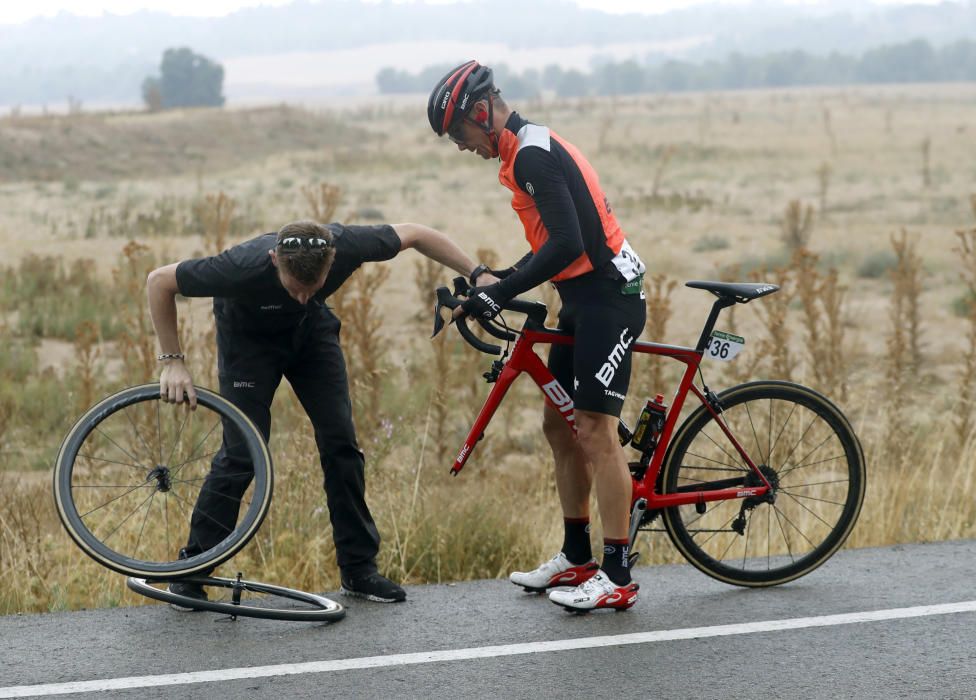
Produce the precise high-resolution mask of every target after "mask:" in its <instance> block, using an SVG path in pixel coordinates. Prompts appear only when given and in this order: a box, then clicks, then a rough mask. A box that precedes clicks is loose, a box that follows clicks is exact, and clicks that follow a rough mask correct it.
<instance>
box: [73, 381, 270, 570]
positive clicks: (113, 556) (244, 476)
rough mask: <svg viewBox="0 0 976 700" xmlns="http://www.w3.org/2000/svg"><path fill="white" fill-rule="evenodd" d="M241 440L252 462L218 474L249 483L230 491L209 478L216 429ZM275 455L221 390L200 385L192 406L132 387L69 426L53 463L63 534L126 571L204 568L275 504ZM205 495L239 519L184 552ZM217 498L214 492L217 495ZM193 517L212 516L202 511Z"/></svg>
mask: <svg viewBox="0 0 976 700" xmlns="http://www.w3.org/2000/svg"><path fill="white" fill-rule="evenodd" d="M224 432H226V433H227V435H228V437H229V439H235V440H240V441H241V442H242V443H243V444H244V445H245V447H246V450H247V454H248V456H249V461H250V465H242V466H240V467H239V473H233V474H222V477H223V478H225V479H226V478H228V477H230V478H235V479H237V483H238V484H247V485H246V488H245V489H244V491H243V493H242V494H241V495H239V496H237V495H234V496H228V495H226V489H225V488H224V487H223V485H222V484H217V483H214V482H213V481H212V480H211V479H210V478H209V476H208V475H209V473H210V462H211V459H212V458H213V457H214V455H216V454H217V452H218V451H219V450H220V447H221V444H222V435H223V433H224ZM272 482H273V473H272V465H271V455H270V453H269V452H268V448H267V446H266V445H265V442H264V440H263V438H262V437H261V434H260V433H259V432H258V430H257V428H256V427H255V426H254V424H253V423H252V422H251V421H250V420H249V419H248V418H247V416H245V415H244V414H243V413H242V412H241V411H240V410H239V409H238V408H237V407H235V406H234V405H233V404H231V403H230V402H229V401H227V400H226V399H224V398H222V397H221V396H219V395H218V394H215V393H213V392H211V391H208V390H206V389H200V388H198V389H197V409H196V410H195V411H190V410H188V407H187V405H186V404H168V403H164V402H162V401H160V400H159V384H145V385H141V386H135V387H131V388H129V389H125V390H124V391H120V392H119V393H117V394H114V395H112V396H109V397H108V398H106V399H104V400H103V401H101V402H99V403H98V404H96V405H95V406H93V407H92V408H90V409H89V410H88V411H87V412H86V413H85V415H83V416H82V417H81V419H80V420H79V421H78V422H77V423H76V424H75V425H74V426H73V427H72V428H71V430H70V432H69V433H68V435H67V437H65V439H64V442H63V443H62V444H61V450H60V452H59V453H58V457H57V461H56V463H55V467H54V496H55V501H56V505H57V510H58V515H59V516H60V518H61V522H62V523H63V524H64V527H65V529H67V531H68V534H69V535H70V536H71V538H72V539H73V540H74V541H75V542H76V543H77V544H78V546H79V547H81V548H82V550H84V552H85V553H86V554H88V555H89V556H91V557H92V558H93V559H94V560H95V561H97V562H98V563H100V564H102V565H104V566H106V567H108V568H109V569H112V570H114V571H118V572H120V573H123V574H127V575H130V576H136V577H141V578H161V577H167V578H175V577H180V576H188V575H193V574H206V573H209V572H210V570H211V569H212V568H213V567H214V566H216V565H217V564H220V563H221V562H223V561H226V560H227V559H229V558H230V557H232V556H233V555H234V554H235V553H236V552H237V551H238V550H239V549H240V548H241V547H243V546H244V545H245V544H246V543H247V541H248V540H249V539H250V538H251V537H252V536H253V535H254V533H255V532H257V529H258V527H259V526H260V525H261V521H262V520H264V516H265V514H266V513H267V511H268V507H269V505H270V503H271V491H272ZM201 494H207V496H208V498H207V499H205V501H209V502H213V501H215V500H217V501H221V502H222V507H221V510H222V511H223V512H224V514H225V517H226V514H227V512H228V505H229V506H230V509H229V510H230V512H236V521H235V522H234V524H233V527H232V528H230V529H228V528H226V527H225V526H222V527H221V528H220V530H219V531H222V532H224V536H223V537H222V538H221V539H220V540H219V541H218V542H216V543H215V544H213V545H212V546H211V547H210V548H209V549H206V550H205V551H203V552H200V553H199V554H196V555H194V556H192V557H189V558H187V559H180V558H179V552H180V548H182V547H183V546H184V545H186V543H187V539H188V534H189V527H190V517H191V513H193V511H194V507H195V506H196V505H197V501H198V499H199V498H200V496H201ZM215 496H216V497H215ZM195 517H197V518H202V519H203V520H205V521H206V520H208V519H209V520H211V521H213V522H216V521H215V520H214V518H213V517H211V515H210V513H209V512H208V508H206V507H201V508H199V509H198V511H197V513H196V515H195Z"/></svg>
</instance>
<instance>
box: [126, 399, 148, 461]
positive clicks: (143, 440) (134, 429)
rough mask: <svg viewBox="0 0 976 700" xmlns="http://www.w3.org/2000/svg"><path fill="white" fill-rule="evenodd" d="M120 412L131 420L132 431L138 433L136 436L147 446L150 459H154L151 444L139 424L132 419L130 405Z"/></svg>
mask: <svg viewBox="0 0 976 700" xmlns="http://www.w3.org/2000/svg"><path fill="white" fill-rule="evenodd" d="M120 413H121V414H122V415H124V416H125V419H126V420H127V421H129V425H131V426H132V431H133V432H134V433H135V434H136V437H137V438H139V442H141V443H142V445H143V447H145V448H146V451H147V452H148V453H149V459H152V458H153V456H154V455H153V449H152V448H151V447H150V446H149V443H148V442H146V439H145V438H144V437H142V432H141V431H140V430H139V428H138V426H136V424H135V422H134V421H133V420H132V416H130V415H129V407H128V406H126V407H125V408H123V409H122V410H121V411H120Z"/></svg>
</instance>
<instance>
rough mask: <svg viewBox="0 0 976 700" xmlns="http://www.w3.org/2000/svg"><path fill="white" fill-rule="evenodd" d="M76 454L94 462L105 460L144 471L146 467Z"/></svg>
mask: <svg viewBox="0 0 976 700" xmlns="http://www.w3.org/2000/svg"><path fill="white" fill-rule="evenodd" d="M78 456H79V457H84V458H85V459H90V460H93V461H96V462H107V463H108V464H118V465H119V466H122V467H132V468H133V469H141V470H142V471H146V468H145V467H144V466H142V465H141V464H129V463H128V462H118V461H116V460H114V459H105V458H103V457H92V456H91V455H85V454H81V453H80V452H79V453H78Z"/></svg>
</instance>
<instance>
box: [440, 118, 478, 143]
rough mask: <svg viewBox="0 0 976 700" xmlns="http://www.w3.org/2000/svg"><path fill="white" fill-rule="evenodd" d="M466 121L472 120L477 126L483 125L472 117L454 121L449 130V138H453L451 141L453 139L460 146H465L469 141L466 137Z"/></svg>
mask: <svg viewBox="0 0 976 700" xmlns="http://www.w3.org/2000/svg"><path fill="white" fill-rule="evenodd" d="M464 122H471V123H472V124H474V125H476V126H479V127H480V126H481V125H480V124H478V122H476V121H475V120H474V119H471V118H470V117H462V118H461V119H459V120H458V121H456V122H454V123H453V124H452V125H451V127H450V128H449V129H448V130H447V138H449V139H451V141H453V142H454V143H456V144H457V145H459V146H463V145H464V144H465V143H467V140H466V139H465V138H464V129H463V126H464Z"/></svg>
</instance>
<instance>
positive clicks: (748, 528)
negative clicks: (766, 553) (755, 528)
mask: <svg viewBox="0 0 976 700" xmlns="http://www.w3.org/2000/svg"><path fill="white" fill-rule="evenodd" d="M750 532H752V516H751V515H750V516H749V517H748V518H746V533H745V541H744V542H743V549H742V568H743V569H745V568H746V558H747V557H748V556H749V533H750Z"/></svg>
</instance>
